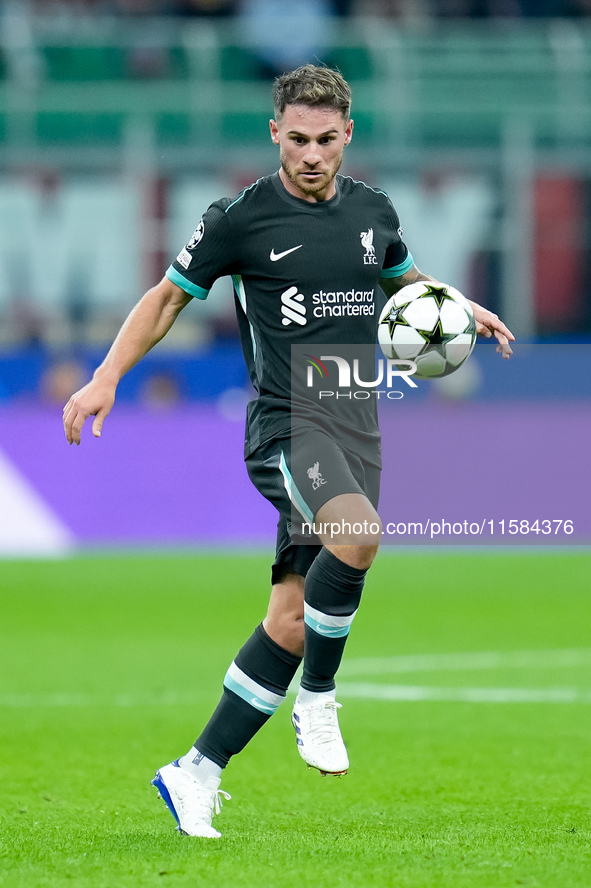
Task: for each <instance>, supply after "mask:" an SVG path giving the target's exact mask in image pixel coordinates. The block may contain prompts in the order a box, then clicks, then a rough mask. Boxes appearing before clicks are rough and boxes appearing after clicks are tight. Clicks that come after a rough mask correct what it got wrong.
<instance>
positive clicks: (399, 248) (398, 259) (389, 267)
mask: <svg viewBox="0 0 591 888" xmlns="http://www.w3.org/2000/svg"><path fill="white" fill-rule="evenodd" d="M388 205H389V208H390V211H391V223H392V243H391V244H390V245H389V246H388V248H387V249H386V256H385V258H384V266H383V268H382V275H381V276H382V277H383V278H395V277H400V275H402V274H406V272H407V271H410V269H411V268H412V266H413V264H414V262H413V258H412V255H411V253H410V252H409V250H408V248H407V246H406V244H405V243H404V241H403V240H402V228H401V227H400V220H399V218H398V213H397V212H396V210H395V209H394V207H393V206H392V204H391V203H390V200H389V199H388Z"/></svg>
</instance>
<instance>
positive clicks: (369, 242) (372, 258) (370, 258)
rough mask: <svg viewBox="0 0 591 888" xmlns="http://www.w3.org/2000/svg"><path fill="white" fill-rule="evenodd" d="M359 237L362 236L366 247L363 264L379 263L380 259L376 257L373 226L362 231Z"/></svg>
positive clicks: (362, 242)
mask: <svg viewBox="0 0 591 888" xmlns="http://www.w3.org/2000/svg"><path fill="white" fill-rule="evenodd" d="M359 237H360V238H361V245H362V246H363V247H365V256H364V257H363V264H364V265H377V264H378V260H377V259H376V248H375V247H374V245H373V228H368V229H367V231H361V232H360V234H359Z"/></svg>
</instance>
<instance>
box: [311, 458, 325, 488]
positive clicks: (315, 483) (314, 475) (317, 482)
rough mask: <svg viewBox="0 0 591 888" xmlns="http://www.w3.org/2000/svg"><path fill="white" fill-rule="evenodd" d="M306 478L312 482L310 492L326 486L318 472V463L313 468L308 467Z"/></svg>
mask: <svg viewBox="0 0 591 888" xmlns="http://www.w3.org/2000/svg"><path fill="white" fill-rule="evenodd" d="M308 478H309V479H310V481H311V482H312V490H318V488H319V487H321V486H322V485H323V484H326V481H325V480H324V478H323V477H322V473H321V471H320V463H317V462H315V463H314V465H313V466H310V468H309V469H308Z"/></svg>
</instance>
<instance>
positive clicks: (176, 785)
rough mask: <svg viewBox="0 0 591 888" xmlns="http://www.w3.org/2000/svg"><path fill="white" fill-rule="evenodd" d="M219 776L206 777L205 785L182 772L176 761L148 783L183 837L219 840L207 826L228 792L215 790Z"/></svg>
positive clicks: (210, 826)
mask: <svg viewBox="0 0 591 888" xmlns="http://www.w3.org/2000/svg"><path fill="white" fill-rule="evenodd" d="M220 783H221V778H220V777H209V778H208V779H207V781H206V782H205V783H200V782H199V781H198V780H195V778H194V777H193V775H192V774H189V772H188V771H185V769H184V768H181V766H180V765H179V763H178V759H177V760H176V761H174V762H171V763H170V765H165V766H164V767H163V768H160V770H159V771H156V776H155V777H154V779H153V780H152V784H153V785H154V786H155V787H156V789H157V790H158V798H161V799H163V800H164V802H166V805H167V807H168V808H169V810H170V812H171V814H172V816H173V817H174V819H175V820H176V822H177V823H178V826H177V829H178V831H179V832H180V833H182V834H183V835H185V836H199V837H201V838H206V839H219V838H220V836H221V833H220V832H218V831H217V829H214V828H213V826H212V825H211V821H212V820H213V815H214V814H219V813H220V810H221V807H222V804H223V802H222V799H221V796H223V797H224V798H225V799H230V798H231V796H230V795H229V793H227V792H224V791H223V790H222V789H220V788H219V786H220Z"/></svg>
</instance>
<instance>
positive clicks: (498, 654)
mask: <svg viewBox="0 0 591 888" xmlns="http://www.w3.org/2000/svg"><path fill="white" fill-rule="evenodd" d="M587 665H589V666H591V648H572V649H568V648H567V649H564V650H547V651H544V650H539V651H535V650H534V651H482V652H474V653H471V652H465V653H463V652H462V653H455V654H407V655H401V656H396V657H363V658H358V659H356V660H345V661H344V662H343V664H342V666H341V668H340V670H339V675H340V676H342V677H343V678H345V677H346V678H349V677H357V676H361V675H394V674H397V673H398V674H401V673H407V672H448V671H472V670H475V669H524V668H526V669H527V668H530V669H544V668H548V667H549V668H557V667H558V668H569V667H574V666H587Z"/></svg>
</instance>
